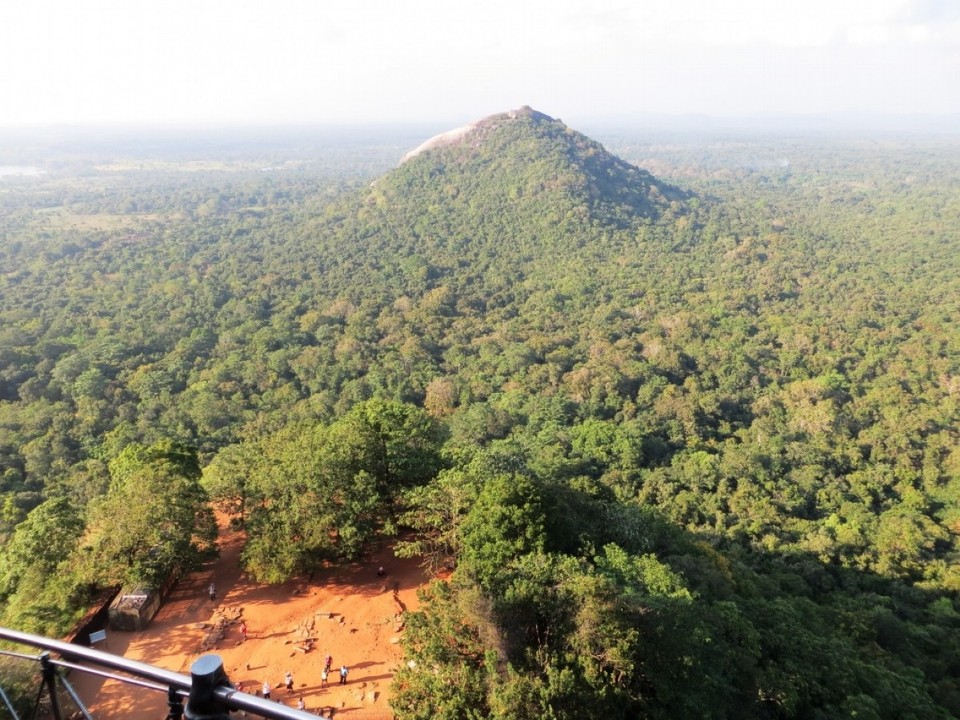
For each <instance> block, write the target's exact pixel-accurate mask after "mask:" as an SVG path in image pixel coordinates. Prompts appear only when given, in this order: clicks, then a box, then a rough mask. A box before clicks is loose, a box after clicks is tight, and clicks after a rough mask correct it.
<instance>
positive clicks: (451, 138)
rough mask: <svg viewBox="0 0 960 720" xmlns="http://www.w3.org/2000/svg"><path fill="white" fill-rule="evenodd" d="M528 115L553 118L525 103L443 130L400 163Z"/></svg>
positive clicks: (545, 118)
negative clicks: (516, 108)
mask: <svg viewBox="0 0 960 720" xmlns="http://www.w3.org/2000/svg"><path fill="white" fill-rule="evenodd" d="M521 116H528V117H533V118H537V119H543V120H552V119H553V118H551V117H550V116H549V115H544V114H543V113H541V112H537V111H536V110H534V109H533V108H531V107H530V106H528V105H524V106H523V107H522V108H520V109H519V110H511V111H509V112H505V113H500V114H499V115H491V116H490V117H488V118H484V119H482V120H477V121H476V122H472V123H470V124H469V125H464V126H463V127H458V128H454V129H453V130H447V131H446V132H442V133H440V134H439V135H434V136H433V137H432V138H430V139H429V140H427V141H426V142H425V143H422V144H420V145H418V146H417V147H415V148H414V149H413V150H411V151H410V152H408V153H407V154H406V155H404V156H403V157H402V158H400V164H401V165H403V164H404V163H405V162H406V161H407V160H409V159H411V158H415V157H416V156H417V155H419V154H420V153H423V152H426V151H427V150H433V149H435V148H441V147H447V146H449V145H456V144H457V143H458V142H461V141H463V139H464V138H466V137H467V136H468V135H470V133H472V132H474V131H475V130H479V129H481V128H484V127H488V128H490V127H496V125H497V124H499V123H503V122H509V121H511V120H516V119H517V118H518V117H521Z"/></svg>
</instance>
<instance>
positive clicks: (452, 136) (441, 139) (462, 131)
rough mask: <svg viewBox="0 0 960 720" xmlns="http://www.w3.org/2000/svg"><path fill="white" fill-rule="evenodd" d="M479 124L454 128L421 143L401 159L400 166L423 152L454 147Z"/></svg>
mask: <svg viewBox="0 0 960 720" xmlns="http://www.w3.org/2000/svg"><path fill="white" fill-rule="evenodd" d="M476 127H477V123H470V124H469V125H464V126H463V127H458V128H454V129H453V130H447V131H446V132H442V133H440V134H439V135H434V136H433V137H432V138H430V139H429V140H427V141H426V142H424V143H421V144H420V145H418V146H417V147H415V148H414V149H413V150H411V151H410V152H408V153H407V154H406V155H404V156H403V157H402V158H400V164H401V165H403V164H404V163H405V162H406V161H407V160H409V159H410V158H414V157H416V156H417V155H419V154H420V153H422V152H426V151H427V150H433V149H434V148H438V147H446V146H447V145H453V144H454V143H456V142H457V141H459V140H461V139H463V138H464V137H465V136H466V135H468V134H469V133H470V132H471V131H472V130H475V129H476Z"/></svg>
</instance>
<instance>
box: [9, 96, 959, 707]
mask: <svg viewBox="0 0 960 720" xmlns="http://www.w3.org/2000/svg"><path fill="white" fill-rule="evenodd" d="M698 142H699V141H694V140H687V141H685V143H686V144H684V143H680V144H678V143H677V141H676V139H675V138H669V139H665V140H661V141H655V140H653V139H646V138H640V139H637V138H631V143H634V144H633V145H631V146H630V147H631V148H632V152H631V154H632V155H633V156H635V157H637V158H646V159H649V160H651V161H652V163H653V164H648V162H647V161H646V160H644V161H643V162H640V163H639V164H640V165H643V166H645V167H653V166H654V165H655V166H656V167H657V168H658V170H657V175H658V176H662V177H665V178H667V180H668V182H664V181H661V180H658V179H656V178H655V177H653V176H651V175H649V174H648V173H646V172H644V171H643V170H640V169H638V168H637V167H633V166H632V165H630V164H628V163H626V162H623V161H621V160H618V159H616V158H615V157H613V156H612V155H611V154H609V153H607V152H606V151H605V150H604V149H603V148H602V147H601V146H600V145H598V144H597V143H595V142H594V141H592V140H589V139H587V138H585V137H584V136H582V135H580V134H578V133H576V132H574V131H572V130H570V129H568V128H566V127H565V126H564V125H563V124H562V123H560V122H559V121H556V120H552V119H550V118H549V117H547V116H545V115H542V114H541V113H537V112H534V111H531V110H528V109H522V110H520V111H516V112H513V113H506V114H503V115H497V116H493V117H491V118H488V119H486V120H483V121H480V122H479V123H477V124H475V125H474V126H471V128H468V129H467V130H465V131H462V132H459V133H453V134H449V135H446V136H445V137H444V139H443V141H442V142H437V143H433V144H432V147H429V148H427V149H424V150H422V151H421V152H419V153H417V154H415V155H414V156H413V157H410V158H408V159H407V160H406V161H405V162H403V163H402V164H401V165H399V166H398V167H394V169H392V170H389V171H387V172H385V173H381V172H361V171H355V172H353V173H350V172H332V171H331V170H330V168H328V167H326V166H324V167H322V168H321V169H319V170H318V169H316V168H315V169H314V170H312V171H309V172H308V171H307V170H302V169H301V166H300V165H297V164H295V163H294V162H293V160H289V159H288V160H284V159H283V158H280V159H278V160H277V161H276V162H274V161H273V160H271V164H270V166H269V167H267V168H260V167H255V168H252V169H251V168H250V167H248V166H245V165H244V166H242V167H240V168H233V169H230V167H229V166H227V165H224V164H217V163H212V161H211V160H210V159H206V160H205V161H204V163H202V164H201V165H200V166H199V167H198V166H197V165H195V164H190V163H181V164H180V165H176V166H174V167H170V166H169V165H167V164H164V162H162V161H161V160H158V159H149V158H147V159H144V158H136V159H134V160H132V161H131V160H124V158H122V157H121V158H107V159H105V158H97V159H96V160H92V161H90V162H89V163H88V164H82V163H81V164H80V165H78V166H75V165H72V164H71V165H70V166H69V167H62V166H55V165H51V166H50V174H49V175H48V176H42V175H38V176H32V177H25V178H21V179H17V180H10V179H7V180H4V182H5V183H6V184H5V185H3V186H2V190H3V192H2V193H0V208H2V209H3V213H2V215H0V233H2V242H0V427H2V430H3V434H2V435H0V471H2V484H0V493H2V500H3V514H2V517H0V523H2V525H0V534H2V540H3V542H2V544H0V548H2V550H0V601H2V603H3V618H2V621H3V622H4V623H7V624H13V625H15V626H17V627H22V628H24V629H28V630H40V631H45V632H55V631H57V630H58V629H62V628H63V626H64V625H65V624H69V621H70V618H71V617H74V616H75V615H76V613H77V611H78V608H80V607H81V606H82V603H83V601H84V599H85V598H86V597H88V596H89V593H90V592H91V591H93V590H94V589H95V588H96V586H97V585H102V584H106V583H121V582H127V583H135V582H150V581H155V580H156V577H157V576H158V575H161V574H162V573H163V572H164V571H165V568H166V567H167V565H168V564H169V563H173V562H176V563H181V564H183V565H185V566H189V564H190V563H193V562H196V561H197V560H198V559H199V558H201V557H202V556H203V553H204V552H206V551H207V550H209V543H210V541H211V536H210V532H211V529H212V528H211V522H210V515H209V513H208V512H206V510H205V508H206V500H207V499H208V498H210V497H212V498H214V499H216V500H218V501H221V502H226V503H231V504H232V506H233V507H234V508H236V510H237V511H238V513H240V515H241V520H242V522H243V523H244V526H245V528H246V530H247V533H248V537H249V543H248V546H247V550H246V552H245V554H244V563H245V567H246V570H247V571H248V572H250V573H252V574H253V575H254V576H256V577H259V578H261V579H264V580H270V581H273V580H279V579H283V578H285V577H289V576H291V575H295V574H297V573H300V572H305V571H309V570H310V569H311V568H313V567H315V566H316V565H317V564H318V563H322V562H328V561H338V560H341V559H344V558H351V557H354V556H355V555H356V554H357V553H358V552H360V551H361V550H362V548H363V547H364V545H365V543H367V542H370V541H371V540H372V539H373V538H374V537H377V536H378V535H380V534H383V533H387V532H391V531H393V530H396V529H398V528H405V529H408V530H413V531H415V534H414V535H412V536H410V537H409V539H408V542H407V543H406V544H405V545H404V546H403V547H404V550H405V552H408V553H414V554H419V555H422V556H423V557H424V559H425V561H427V562H429V563H431V564H432V565H434V566H440V565H450V566H452V567H455V568H456V570H455V572H454V573H453V575H452V577H451V578H450V581H449V582H448V583H444V584H440V585H438V586H436V587H434V588H433V589H431V590H430V592H429V593H428V600H427V603H426V605H425V608H426V610H425V612H423V613H421V614H414V615H412V616H411V617H410V618H409V623H408V626H407V630H406V631H405V636H406V640H405V642H406V650H407V653H408V655H409V659H410V660H412V661H413V664H407V665H406V669H405V670H403V671H402V673H401V675H400V677H399V679H398V685H397V692H396V693H395V695H394V697H395V698H396V701H395V710H396V712H397V714H398V717H402V718H407V719H410V718H424V719H425V720H426V718H427V717H430V718H436V717H446V718H459V717H470V716H480V717H498V718H504V719H506V718H541V717H557V718H573V717H604V718H626V717H651V718H672V717H713V718H724V717H730V718H732V717H737V718H794V717H796V718H829V717H851V716H857V717H870V718H890V719H891V720H893V719H894V718H896V719H897V720H900V719H902V718H930V717H933V718H946V717H951V716H958V715H960V685H958V681H957V678H958V677H960V645H958V644H957V643H956V642H955V639H956V637H957V636H958V633H960V612H958V611H960V607H958V604H957V603H958V601H957V593H958V591H960V568H958V562H957V560H958V538H960V445H958V441H960V438H958V434H960V430H958V428H960V405H958V402H957V398H958V393H960V344H958V343H960V320H958V318H960V236H958V234H957V231H956V228H957V227H960V145H958V143H956V142H955V141H953V140H950V139H946V140H944V139H933V140H931V139H923V138H920V139H912V138H911V139H907V140H903V139H898V138H884V139H882V141H881V140H878V141H876V142H874V141H870V142H861V141H859V140H858V141H849V140H831V141H830V142H826V141H824V140H823V139H822V138H814V139H802V138H801V139H797V138H783V139H775V138H768V139H765V140H762V141H761V140H755V139H747V140H744V139H741V138H738V139H736V142H735V143H734V142H732V141H728V140H723V141H719V142H711V143H710V144H708V145H706V146H705V145H701V144H698ZM637 143H639V144H637ZM731 148H732V150H731ZM404 149H406V148H404ZM728 151H730V152H733V151H736V152H740V153H748V154H749V153H753V154H755V155H756V156H757V157H759V158H760V160H761V161H760V162H756V163H753V162H751V163H749V164H748V163H742V164H738V163H727V162H720V163H719V164H718V162H717V160H716V158H717V155H716V153H718V152H719V153H721V155H722V153H723V152H728ZM271 152H274V151H272V150H271ZM401 153H402V150H400V149H397V152H396V154H395V156H394V157H392V158H391V161H393V160H396V159H397V157H399V155H400V154H401ZM785 155H787V156H789V161H788V162H781V158H783V157H784V156H785ZM338 157H339V156H338ZM77 162H80V161H77ZM84 162H86V161H84ZM298 162H299V161H298ZM211 163H212V164H211ZM288 163H289V164H288ZM391 164H392V162H391ZM382 167H383V164H380V165H377V170H380V169H381V168H382ZM277 168H281V169H280V170H277ZM201 468H202V477H201ZM172 494H175V495H176V498H174V497H171V495H172ZM174 499H177V500H180V499H183V502H174ZM132 508H136V512H127V510H129V509H132ZM51 538H55V541H54V542H51V540H50V539H51Z"/></svg>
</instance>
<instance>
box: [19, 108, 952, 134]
mask: <svg viewBox="0 0 960 720" xmlns="http://www.w3.org/2000/svg"><path fill="white" fill-rule="evenodd" d="M535 109H536V110H538V111H540V112H544V113H545V114H547V115H550V116H551V117H554V118H556V119H559V120H561V121H562V122H564V123H565V124H567V125H568V126H569V127H571V128H573V129H575V130H577V129H582V128H588V129H591V130H593V131H596V130H599V129H609V130H617V129H623V130H627V129H631V128H644V129H656V130H674V131H684V132H696V131H711V130H712V131H737V130H751V131H777V130H789V131H793V132H796V131H803V130H809V131H819V132H824V131H831V130H836V131H842V132H845V133H847V132H856V131H858V130H861V131H865V132H876V131H890V132H935V133H938V134H944V133H945V134H960V112H950V113H923V112H915V113H892V112H860V111H837V112H820V113H774V112H770V113H744V114H738V115H726V114H724V115H719V114H718V115H714V114H710V113H705V112H687V113H667V112H645V113H605V114H587V115H575V116H573V117H574V118H575V119H574V120H573V121H572V122H569V121H568V120H567V119H566V118H564V117H563V116H562V115H553V114H551V113H549V112H546V111H542V110H540V108H535ZM509 110H510V109H507V110H500V111H497V112H494V113H489V114H488V115H485V116H481V117H479V118H477V117H473V118H466V117H459V118H452V119H446V120H444V119H420V120H377V119H366V120H357V121H348V120H337V121H334V120H275V121H268V120H264V121H253V122H245V121H238V120H223V121H213V120H178V121H140V120H101V121H76V122H67V121H64V122H45V123H33V124H10V125H4V124H0V136H3V135H7V136H10V135H24V134H31V133H40V134H47V133H81V134H82V133H103V132H122V133H136V132H156V133H183V132H198V133H203V132H212V131H217V132H223V131H227V132H236V133H244V132H254V133H256V132H265V131H276V130H285V131H333V132H337V131H348V130H349V131H356V130H370V131H374V130H384V129H390V128H392V129H395V130H408V131H418V132H419V131H423V130H428V131H431V132H435V131H442V130H443V129H450V128H454V127H458V126H460V125H463V124H466V123H470V122H475V121H477V120H480V119H482V118H483V117H489V116H490V115H495V114H498V113H499V112H508V111H509Z"/></svg>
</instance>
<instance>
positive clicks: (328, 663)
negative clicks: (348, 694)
mask: <svg viewBox="0 0 960 720" xmlns="http://www.w3.org/2000/svg"><path fill="white" fill-rule="evenodd" d="M331 667H333V656H332V655H327V657H326V659H325V660H324V661H323V670H322V671H321V672H320V687H326V686H327V678H328V677H330V668H331ZM348 672H350V669H349V668H348V667H347V666H346V665H341V666H340V684H341V685H346V684H347V673H348Z"/></svg>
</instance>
